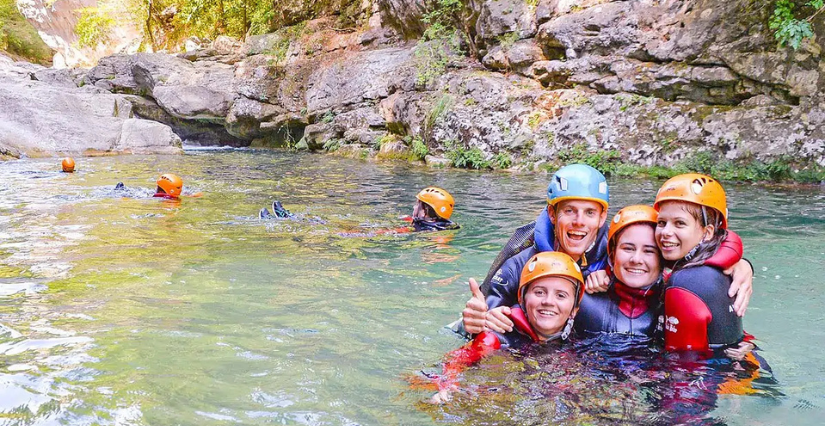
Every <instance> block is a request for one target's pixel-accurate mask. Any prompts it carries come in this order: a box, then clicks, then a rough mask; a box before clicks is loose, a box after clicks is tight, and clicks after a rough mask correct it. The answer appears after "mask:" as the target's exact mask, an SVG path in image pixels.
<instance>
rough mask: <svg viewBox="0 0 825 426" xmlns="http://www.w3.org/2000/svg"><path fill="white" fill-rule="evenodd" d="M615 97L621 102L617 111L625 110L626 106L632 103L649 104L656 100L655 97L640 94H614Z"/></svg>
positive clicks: (628, 106) (632, 104)
mask: <svg viewBox="0 0 825 426" xmlns="http://www.w3.org/2000/svg"><path fill="white" fill-rule="evenodd" d="M615 99H616V100H617V101H619V102H621V104H622V105H621V106H620V107H619V111H626V110H627V109H628V108H630V107H631V106H634V105H650V104H653V103H655V102H656V98H652V97H647V96H641V95H636V94H633V95H630V96H626V95H616V97H615Z"/></svg>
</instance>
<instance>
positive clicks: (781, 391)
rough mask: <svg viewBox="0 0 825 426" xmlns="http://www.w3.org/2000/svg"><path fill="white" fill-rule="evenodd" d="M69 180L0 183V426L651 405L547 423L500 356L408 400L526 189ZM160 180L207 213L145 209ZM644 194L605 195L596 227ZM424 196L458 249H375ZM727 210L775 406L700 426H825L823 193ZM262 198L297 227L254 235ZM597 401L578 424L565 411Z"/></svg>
mask: <svg viewBox="0 0 825 426" xmlns="http://www.w3.org/2000/svg"><path fill="white" fill-rule="evenodd" d="M77 160H78V161H77V162H78V171H77V172H76V173H74V174H63V173H59V172H57V170H58V168H59V161H57V160H56V159H24V160H19V161H10V162H3V163H0V425H29V424H32V425H57V424H68V425H98V424H99V425H199V426H206V425H229V424H243V425H259V424H284V425H430V424H453V423H454V424H633V423H636V421H635V420H632V419H630V418H629V417H627V405H628V404H629V403H633V401H639V402H638V407H631V408H630V410H631V411H634V410H635V411H638V412H645V411H649V410H654V411H655V408H654V409H651V408H650V407H648V406H646V405H645V404H646V403H644V402H643V401H644V400H645V395H642V396H639V395H630V394H628V393H627V392H642V393H644V392H648V393H649V392H650V390H649V389H648V390H645V389H642V390H639V389H636V388H633V387H632V386H630V387H629V388H628V386H629V385H628V383H627V382H625V381H622V380H618V379H617V378H616V377H615V376H612V375H609V374H604V375H599V374H591V375H586V376H581V377H576V376H575V375H576V372H575V371H571V372H569V374H567V375H565V376H563V377H562V376H559V377H557V378H558V380H559V382H561V383H567V384H568V385H570V383H573V384H572V385H571V386H573V387H572V389H579V390H578V391H576V392H577V393H576V394H575V398H574V399H577V401H576V404H573V405H569V404H568V405H565V404H566V401H565V400H564V398H563V397H559V396H558V395H560V394H554V395H556V396H555V397H547V393H546V392H548V391H547V390H546V389H544V390H542V389H539V388H541V386H540V385H539V383H543V381H546V379H547V377H546V376H545V377H543V378H541V377H539V378H537V377H538V376H541V375H540V374H539V375H538V376H537V375H535V374H532V375H531V374H530V371H531V369H534V368H535V365H534V364H535V359H532V360H531V359H528V360H526V361H525V360H516V359H509V360H508V359H507V357H506V356H504V355H502V356H499V357H497V358H495V359H494V360H492V361H488V362H485V363H483V364H482V365H481V366H480V367H478V368H475V369H472V370H470V371H468V372H467V373H466V374H465V379H464V380H465V383H466V388H467V389H468V390H466V391H464V392H463V393H460V394H459V395H458V397H457V400H456V402H455V403H453V404H448V405H446V406H442V407H433V406H430V405H429V404H426V403H424V402H423V401H425V400H426V399H427V398H428V397H429V396H430V395H431V391H430V390H426V389H419V388H418V387H416V386H413V385H411V384H410V382H411V381H412V382H414V381H415V380H414V379H415V378H418V379H422V378H423V375H422V373H421V371H422V370H423V371H438V365H439V362H440V360H441V358H442V356H443V355H444V354H445V353H446V352H447V351H449V350H450V349H453V348H456V347H458V346H460V345H461V344H462V341H461V339H459V338H458V337H457V336H455V335H454V334H452V333H449V332H447V331H445V330H444V329H443V328H442V327H443V326H444V325H445V324H447V323H449V322H451V321H453V320H455V319H457V318H458V315H459V312H460V311H461V309H462V308H463V305H464V302H465V301H466V300H467V298H468V296H469V292H468V290H467V287H466V280H467V278H469V277H476V278H479V279H481V278H483V276H484V275H485V274H486V272H487V268H488V267H489V265H490V263H491V261H492V259H493V258H494V257H495V255H496V254H497V253H498V250H499V249H500V247H501V245H502V244H503V243H504V242H505V241H506V240H507V238H508V237H509V235H510V233H511V232H512V230H513V229H514V228H515V227H517V226H519V225H521V224H524V223H527V222H529V221H531V220H533V219H534V218H535V216H536V214H537V213H538V212H539V210H540V209H541V208H542V206H543V202H544V196H543V194H544V191H545V188H546V184H547V180H548V176H546V175H510V174H503V173H477V172H463V171H456V170H443V171H441V170H430V169H425V168H421V167H415V166H411V165H406V164H388V163H378V164H375V163H368V162H362V161H357V160H349V159H343V158H337V157H331V156H320V155H312V154H295V153H287V152H271V151H263V152H257V151H188V152H187V155H183V156H119V157H101V158H78V159H77ZM162 172H174V173H177V174H178V175H180V176H182V177H183V178H184V180H185V188H186V191H187V192H196V191H201V192H203V194H204V195H203V196H202V197H200V198H184V199H183V200H182V201H180V202H179V203H173V202H169V201H163V200H160V199H156V198H151V194H152V193H153V188H154V180H155V178H156V177H157V176H158V175H159V174H160V173H162ZM118 181H122V182H124V183H125V184H126V186H127V187H129V188H131V191H130V194H131V195H135V196H137V197H132V198H125V197H122V196H121V195H119V194H118V193H116V192H114V191H112V188H113V187H114V185H115V183H117V182H118ZM660 184H661V182H657V181H644V180H640V181H612V182H611V195H612V197H611V205H612V206H615V207H613V208H611V214H612V213H614V212H615V211H616V210H617V207H620V206H623V205H626V204H629V203H639V202H646V203H650V202H652V198H653V195H654V193H655V190H656V189H657V188H658V186H659V185H660ZM428 185H437V186H441V187H444V188H446V189H448V190H449V191H450V192H451V193H452V194H453V195H454V196H455V197H456V200H457V208H456V213H455V214H454V219H455V220H456V221H457V222H458V223H460V224H461V225H462V229H461V230H459V231H456V232H446V233H437V234H414V235H413V234H410V235H395V236H393V235H378V236H371V232H370V231H374V230H376V229H383V228H390V227H396V226H400V225H401V224H402V222H400V221H399V220H398V216H400V215H402V214H408V213H410V212H411V209H412V205H413V201H414V198H415V194H416V192H417V191H418V190H419V189H421V188H423V187H425V186H428ZM726 189H727V190H728V196H729V203H730V205H731V209H730V210H731V216H732V219H731V228H733V229H735V230H736V231H738V232H739V234H740V235H741V236H742V238H743V239H744V241H745V244H746V256H747V257H748V258H749V259H750V260H752V261H753V263H754V265H755V268H756V277H755V281H754V286H755V294H754V296H753V299H752V301H751V305H750V307H749V309H748V312H747V315H746V317H745V321H744V322H745V328H746V330H748V331H749V332H750V333H752V334H754V335H756V337H757V338H758V339H759V341H760V347H761V348H762V349H763V351H762V355H763V356H764V357H765V358H766V359H767V360H768V361H769V362H770V364H771V367H772V368H773V377H774V378H775V380H776V382H777V383H776V384H765V385H762V392H759V393H758V394H757V395H743V396H740V395H722V396H720V397H719V398H718V399H717V400H716V401H715V406H716V408H715V409H713V410H710V411H707V412H706V413H705V414H703V417H704V418H705V420H697V423H696V424H730V425H746V424H747V425H785V424H787V425H819V424H822V421H823V420H822V419H823V418H825V353H823V349H822V346H823V342H825V295H824V294H825V286H823V283H825V190H824V189H821V188H819V187H815V188H810V187H809V188H769V187H764V186H736V185H731V184H728V185H726ZM274 199H280V200H282V202H283V203H284V205H285V207H287V208H288V209H290V210H292V211H293V213H296V214H298V216H299V218H300V219H301V220H276V221H267V222H264V221H260V220H258V219H257V212H258V210H260V209H261V207H263V206H265V205H268V204H269V203H271V201H272V200H274ZM577 362H578V361H577ZM531 363H532V364H531ZM554 374H556V375H557V376H558V374H557V373H554ZM571 375H573V377H574V378H573V379H571V378H570V377H571ZM518 383H522V385H518ZM502 386H503V387H502ZM576 386H578V388H576ZM622 386H624V387H622ZM566 389H568V388H566ZM584 389H586V390H587V392H584V391H583V390H584ZM628 389H629V390H628ZM543 392H544V393H543ZM628 395H630V396H628ZM568 397H570V396H569V392H568ZM647 397H648V399H651V398H650V397H651V395H649V394H648V395H647ZM559 398H561V399H559ZM652 399H654V400H655V399H656V398H655V397H653V398H652ZM597 401H600V402H599V404H602V405H600V407H601V408H600V410H602V411H601V412H600V413H598V415H595V414H594V413H592V412H588V413H584V414H582V413H578V412H576V410H577V409H579V410H584V411H587V408H586V407H592V406H595V405H598V404H597ZM605 401H607V403H605ZM545 402H546V403H545ZM631 405H633V404H631ZM618 406H624V407H625V408H622V409H618V408H615V407H618ZM576 407H579V408H576ZM581 407H584V408H581ZM611 407H613V408H611ZM613 409H615V410H616V412H611V410H613ZM622 410H625V411H622ZM622 412H624V413H625V414H621V413H622ZM617 413H618V414H617ZM648 418H649V419H650V418H652V419H655V418H656V416H655V415H653V416H652V417H648ZM660 422H664V421H662V420H660ZM653 423H655V421H654V422H653ZM653 423H651V424H653Z"/></svg>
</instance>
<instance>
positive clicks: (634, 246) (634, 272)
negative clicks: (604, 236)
mask: <svg viewBox="0 0 825 426" xmlns="http://www.w3.org/2000/svg"><path fill="white" fill-rule="evenodd" d="M661 272H662V261H661V257H660V255H659V248H658V247H656V239H655V238H654V230H653V227H652V226H650V225H649V224H647V223H636V224H633V225H630V226H628V227H627V228H625V229H623V230H622V231H621V232H620V233H619V237H618V240H616V249H615V251H614V253H613V273H614V274H615V275H616V278H617V279H618V280H619V281H621V282H622V283H624V284H625V285H627V286H628V287H631V288H642V287H647V286H649V285H651V284H653V283H654V282H656V280H657V279H658V278H659V274H660V273H661Z"/></svg>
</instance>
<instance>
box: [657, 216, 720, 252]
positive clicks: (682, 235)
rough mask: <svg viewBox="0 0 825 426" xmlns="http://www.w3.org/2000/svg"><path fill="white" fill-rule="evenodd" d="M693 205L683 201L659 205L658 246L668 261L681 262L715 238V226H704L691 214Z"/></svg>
mask: <svg viewBox="0 0 825 426" xmlns="http://www.w3.org/2000/svg"><path fill="white" fill-rule="evenodd" d="M692 207H693V205H691V203H686V202H682V201H665V202H663V203H661V204H660V205H659V220H658V222H657V223H656V244H658V245H659V249H660V250H661V251H662V257H664V258H665V259H666V260H679V259H681V258H683V257H685V255H687V254H688V253H689V252H690V251H691V250H693V248H694V247H696V246H697V245H699V243H701V242H702V241H704V240H707V239H709V238H710V237H711V236H713V232H714V227H713V225H709V226H702V223H701V222H700V221H699V218H697V217H696V215H694V214H691V212H690V211H691V209H692ZM693 209H695V208H693Z"/></svg>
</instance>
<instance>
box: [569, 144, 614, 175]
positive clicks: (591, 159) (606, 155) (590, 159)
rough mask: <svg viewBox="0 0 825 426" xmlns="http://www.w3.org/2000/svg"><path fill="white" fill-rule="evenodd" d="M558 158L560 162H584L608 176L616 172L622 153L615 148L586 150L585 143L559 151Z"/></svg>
mask: <svg viewBox="0 0 825 426" xmlns="http://www.w3.org/2000/svg"><path fill="white" fill-rule="evenodd" d="M558 158H559V161H560V162H561V163H562V164H569V163H584V164H587V165H589V166H591V167H593V168H594V169H596V170H598V171H600V172H602V173H604V175H605V176H610V175H614V174H615V173H616V171H617V169H618V166H619V165H620V164H621V160H622V155H621V153H619V151H617V150H615V149H611V150H598V151H595V152H588V150H587V146H586V145H585V144H575V145H573V146H570V147H568V148H567V149H565V150H562V151H560V152H559V157H558Z"/></svg>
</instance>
